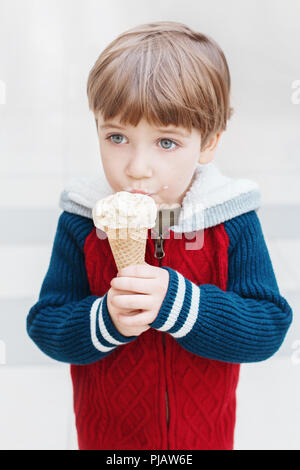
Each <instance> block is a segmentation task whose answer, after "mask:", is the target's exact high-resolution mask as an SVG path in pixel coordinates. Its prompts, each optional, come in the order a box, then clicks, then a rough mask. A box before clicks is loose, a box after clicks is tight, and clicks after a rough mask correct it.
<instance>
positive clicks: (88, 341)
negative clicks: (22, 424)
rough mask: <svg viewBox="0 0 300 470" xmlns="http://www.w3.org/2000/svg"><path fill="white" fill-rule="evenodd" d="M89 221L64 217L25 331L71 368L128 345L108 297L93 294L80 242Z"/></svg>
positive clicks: (64, 213)
mask: <svg viewBox="0 0 300 470" xmlns="http://www.w3.org/2000/svg"><path fill="white" fill-rule="evenodd" d="M92 228H93V222H92V221H91V219H88V218H86V217H82V216H79V215H76V214H70V213H68V212H65V211H64V212H63V213H62V214H61V215H60V218H59V221H58V226H57V230H56V234H55V239H54V244H53V248H52V254H51V259H50V265H49V268H48V271H47V274H46V276H45V279H44V281H43V283H42V287H41V290H40V294H39V299H38V301H37V303H36V304H35V305H33V307H31V309H30V311H29V313H28V316H27V332H28V335H29V336H30V338H31V339H32V340H33V341H34V343H35V344H36V345H37V346H38V347H39V348H40V349H41V350H42V351H43V352H44V353H45V354H47V355H48V356H50V357H51V358H53V359H56V360H58V361H62V362H67V363H71V364H89V363H93V362H96V361H98V360H100V359H102V358H104V357H106V356H107V355H109V354H110V353H111V352H112V351H113V350H115V348H116V347H118V346H120V345H124V344H126V343H128V342H129V341H132V340H133V339H135V338H136V336H131V337H126V336H123V335H121V334H120V333H119V332H118V330H117V329H116V328H115V326H114V324H113V322H112V320H111V318H110V315H109V312H108V309H107V293H106V294H105V295H104V296H103V297H97V296H94V295H91V292H90V288H89V283H88V278H87V273H86V269H85V259H84V252H83V247H84V242H85V239H86V237H87V235H88V234H89V233H90V232H91V230H92Z"/></svg>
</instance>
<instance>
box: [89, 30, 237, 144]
mask: <svg viewBox="0 0 300 470" xmlns="http://www.w3.org/2000/svg"><path fill="white" fill-rule="evenodd" d="M87 95H88V102H89V109H90V110H92V111H93V113H94V115H95V118H96V115H97V113H98V112H99V111H100V112H101V114H102V115H103V118H104V120H105V121H107V120H109V119H113V118H115V117H116V116H119V119H120V123H121V124H123V125H127V124H128V123H129V124H131V125H133V126H136V125H138V123H139V121H140V119H141V118H145V119H146V120H147V122H148V123H149V124H151V125H156V126H158V127H165V126H168V125H170V124H173V125H175V126H182V127H184V128H186V129H188V130H189V131H190V132H191V130H192V127H194V128H196V129H198V130H199V131H200V134H201V142H202V143H201V150H202V149H203V148H204V147H205V146H206V143H207V141H208V140H209V139H210V138H211V137H213V136H214V135H215V134H217V133H220V132H222V131H224V130H226V124H227V120H228V119H230V117H231V115H232V113H233V108H231V107H230V73H229V68H228V65H227V61H226V58H225V55H224V53H223V52H222V50H221V48H220V47H219V45H218V44H217V43H216V42H215V41H214V40H213V39H212V38H210V37H208V36H206V35H204V34H202V33H199V32H196V31H193V30H192V29H191V28H189V27H188V26H186V25H185V24H182V23H177V22H173V21H157V22H155V23H149V24H142V25H139V26H136V27H134V28H132V29H129V30H128V31H125V32H124V33H122V34H121V35H119V36H118V37H117V38H116V39H115V40H114V41H112V42H111V43H110V44H109V45H108V46H107V47H106V48H105V49H104V51H103V52H102V53H101V54H100V56H99V58H98V59H97V61H96V62H95V64H94V66H93V68H92V69H91V71H90V73H89V77H88V82H87ZM96 125H97V119H96Z"/></svg>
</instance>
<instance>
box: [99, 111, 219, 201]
mask: <svg viewBox="0 0 300 470" xmlns="http://www.w3.org/2000/svg"><path fill="white" fill-rule="evenodd" d="M96 118H97V119H98V136H99V144H100V153H101V158H102V164H103V169H104V173H105V176H106V178H107V181H108V183H109V184H110V186H111V188H112V189H113V190H114V191H115V192H118V191H129V192H131V191H132V190H135V189H136V190H141V191H144V192H145V193H147V194H148V193H150V194H151V195H152V196H151V197H153V199H154V201H155V203H156V205H157V207H158V208H159V207H160V205H161V204H168V205H171V204H174V203H177V204H180V205H181V203H182V200H183V198H184V195H185V193H186V192H187V190H188V189H189V187H190V186H191V183H192V178H193V174H194V171H195V168H196V165H197V162H198V161H199V162H200V163H208V162H209V161H211V160H212V158H213V154H214V151H213V150H214V148H213V149H212V150H209V151H205V152H200V147H201V136H200V133H199V132H198V130H196V129H194V128H193V129H192V132H191V133H188V131H187V130H186V129H185V128H183V127H175V126H168V127H167V128H164V129H163V130H158V129H157V128H156V127H154V126H151V125H150V124H148V123H147V121H146V120H144V119H143V120H141V121H140V122H139V124H138V125H137V126H136V127H134V126H131V125H128V126H126V127H124V126H122V128H120V127H121V125H120V123H119V120H118V119H113V120H110V121H109V123H108V122H104V120H103V118H102V115H101V114H100V113H99V114H98V115H97V116H96ZM104 126H105V127H104ZM118 126H119V127H118ZM175 132H177V133H175ZM179 132H180V133H182V134H179ZM218 138H219V136H218V137H217V140H218ZM217 140H216V141H215V140H214V141H213V142H212V143H213V144H215V145H214V147H215V146H216V143H217Z"/></svg>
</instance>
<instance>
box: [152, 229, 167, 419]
mask: <svg viewBox="0 0 300 470" xmlns="http://www.w3.org/2000/svg"><path fill="white" fill-rule="evenodd" d="M154 244H155V253H154V256H155V258H157V259H158V263H159V266H161V263H162V258H163V257H164V256H165V252H164V239H163V237H162V234H161V233H160V234H159V236H158V238H156V239H155V240H154ZM162 342H163V349H164V354H165V355H166V343H165V333H164V332H163V333H162ZM165 392H166V415H167V428H169V398H168V389H167V386H166V390H165Z"/></svg>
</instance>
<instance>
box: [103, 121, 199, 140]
mask: <svg viewBox="0 0 300 470" xmlns="http://www.w3.org/2000/svg"><path fill="white" fill-rule="evenodd" d="M109 128H115V129H120V130H126V128H125V127H122V126H119V125H117V124H114V123H113V122H107V123H106V124H102V126H100V129H102V130H104V129H109ZM156 130H158V131H159V132H166V133H168V134H175V135H176V134H177V135H181V136H182V137H188V136H189V135H190V134H189V133H188V132H184V131H180V130H177V129H166V128H163V127H161V128H156Z"/></svg>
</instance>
